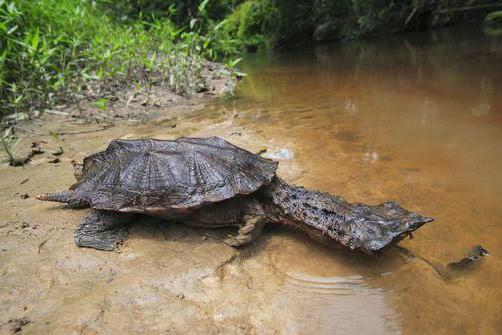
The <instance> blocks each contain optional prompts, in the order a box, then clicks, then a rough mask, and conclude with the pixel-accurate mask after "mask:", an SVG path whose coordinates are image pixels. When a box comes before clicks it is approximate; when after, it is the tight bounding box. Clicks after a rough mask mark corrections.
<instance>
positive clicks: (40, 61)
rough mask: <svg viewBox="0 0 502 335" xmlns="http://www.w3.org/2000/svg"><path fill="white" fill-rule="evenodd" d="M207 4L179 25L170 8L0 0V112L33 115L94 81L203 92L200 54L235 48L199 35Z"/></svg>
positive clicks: (77, 0)
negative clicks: (133, 9)
mask: <svg viewBox="0 0 502 335" xmlns="http://www.w3.org/2000/svg"><path fill="white" fill-rule="evenodd" d="M131 3H132V2H131ZM207 3H208V1H207V0H206V1H203V2H202V3H201V4H199V5H198V6H197V16H196V17H192V18H191V19H190V21H189V22H188V23H187V24H184V22H183V24H182V25H181V26H178V25H176V24H174V23H173V21H172V20H171V19H170V17H171V16H174V14H175V12H176V9H175V8H172V7H170V8H168V9H167V11H166V13H165V15H164V16H162V17H159V18H157V17H155V16H154V15H152V16H150V17H148V19H144V18H143V15H142V14H141V13H139V14H138V15H137V16H136V15H135V14H134V13H132V14H131V15H130V16H128V15H127V12H126V10H125V9H123V10H122V11H114V10H113V8H111V7H109V6H110V5H116V2H111V1H101V2H100V1H87V0H33V1H24V0H14V1H5V0H0V46H1V47H0V50H1V54H0V101H1V102H2V103H1V105H0V106H1V107H0V108H1V109H0V114H7V113H17V116H18V117H22V116H27V115H28V114H30V115H32V114H35V115H36V114H37V113H39V112H40V111H43V110H44V109H46V108H50V107H51V106H53V105H54V104H56V103H59V102H61V101H65V100H72V99H74V97H75V94H76V93H78V92H79V91H81V90H82V88H83V87H85V85H87V84H88V83H89V82H91V83H92V82H94V81H106V80H113V82H114V85H119V84H121V83H131V82H137V83H138V85H141V86H144V85H151V84H156V83H157V84H158V82H159V81H161V82H162V83H163V84H166V85H167V86H168V87H169V88H171V89H172V90H173V91H174V92H176V93H178V94H191V93H193V92H195V91H200V90H203V89H204V87H203V86H204V80H203V78H202V70H203V66H204V62H205V59H206V58H212V59H216V58H218V57H224V56H226V55H229V54H233V53H235V51H236V48H235V46H234V45H232V44H231V43H225V42H224V41H223V40H222V39H221V36H220V34H219V32H218V29H213V30H212V32H211V34H206V35H203V32H204V29H205V31H208V29H206V28H204V26H203V25H204V24H205V23H206V22H205V21H204V18H205V6H206V4H207ZM125 7H127V6H125ZM107 13H108V14H107ZM110 13H115V15H117V13H121V14H122V15H121V17H120V20H119V19H118V18H117V17H116V16H112V15H109V14H110ZM98 104H99V102H98Z"/></svg>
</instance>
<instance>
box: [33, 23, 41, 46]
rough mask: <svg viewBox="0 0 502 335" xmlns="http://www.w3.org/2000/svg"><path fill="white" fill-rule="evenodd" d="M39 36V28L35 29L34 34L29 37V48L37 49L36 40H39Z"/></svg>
mask: <svg viewBox="0 0 502 335" xmlns="http://www.w3.org/2000/svg"><path fill="white" fill-rule="evenodd" d="M39 37H40V30H39V29H38V27H37V29H36V30H35V34H33V36H32V37H31V48H32V49H33V50H37V48H38V42H39Z"/></svg>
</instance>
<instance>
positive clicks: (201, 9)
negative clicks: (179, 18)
mask: <svg viewBox="0 0 502 335" xmlns="http://www.w3.org/2000/svg"><path fill="white" fill-rule="evenodd" d="M209 1H210V0H204V1H202V2H201V3H200V5H199V13H201V14H203V13H204V12H205V10H206V6H207V4H208V2H209Z"/></svg>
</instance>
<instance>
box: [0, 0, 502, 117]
mask: <svg viewBox="0 0 502 335" xmlns="http://www.w3.org/2000/svg"><path fill="white" fill-rule="evenodd" d="M482 2H483V4H482V5H480V6H477V5H476V4H474V2H473V1H468V0H439V1H432V0H403V1H390V0H337V1H335V0H200V1H181V0H114V1H112V0H93V1H89V0H31V1H26V0H0V102H1V104H0V115H5V114H10V113H15V116H16V117H17V118H22V117H27V116H31V115H37V114H38V113H40V112H42V111H43V110H45V109H48V108H51V107H52V106H54V105H55V104H58V103H60V102H67V101H70V102H76V101H77V100H78V97H79V96H81V95H80V92H82V91H83V90H85V88H88V87H89V86H92V85H93V84H95V83H108V84H110V85H114V86H116V87H117V86H120V85H126V84H129V85H130V84H135V85H136V86H137V87H139V88H143V87H146V88H148V87H151V86H152V85H164V86H166V87H168V88H170V89H171V90H173V91H174V92H176V93H178V94H183V95H190V94H192V93H193V92H198V91H203V90H204V89H206V88H205V87H204V85H205V81H204V78H203V70H204V65H205V60H206V59H209V60H219V61H223V62H225V63H226V64H227V65H228V64H230V65H231V64H233V63H232V62H231V58H232V57H234V56H235V55H236V54H238V53H239V52H241V51H242V50H243V49H244V48H245V49H247V50H248V51H255V50H256V49H257V48H258V47H259V46H262V45H264V44H265V43H266V42H271V43H270V44H271V45H272V46H273V47H290V46H294V45H298V44H302V43H306V42H311V41H315V42H324V41H331V40H336V39H350V38H360V37H364V36H369V35H376V34H388V33H393V32H399V31H411V30H419V29H427V28H430V27H436V26H442V25H445V24H451V23H456V22H459V23H462V22H468V21H470V20H471V19H472V17H474V15H471V14H472V13H478V10H477V8H481V11H483V10H484V9H485V8H487V10H493V8H495V7H494V6H496V1H492V0H484V1H482ZM493 4H495V5H493ZM478 14H482V13H478ZM485 14H486V11H485V12H484V14H483V17H484V15H485ZM499 21H500V15H499V14H493V15H492V16H490V17H488V18H487V22H488V23H491V24H493V23H494V22H499ZM234 65H235V64H234ZM229 73H230V74H231V75H232V76H236V75H237V71H235V69H231V70H230V71H229ZM111 83H112V84H111ZM230 87H231V89H229V90H230V91H233V84H230ZM99 98H100V97H98V98H97V99H99ZM103 101H104V100H98V101H97V102H96V106H97V108H100V109H103V110H106V108H107V105H106V103H103Z"/></svg>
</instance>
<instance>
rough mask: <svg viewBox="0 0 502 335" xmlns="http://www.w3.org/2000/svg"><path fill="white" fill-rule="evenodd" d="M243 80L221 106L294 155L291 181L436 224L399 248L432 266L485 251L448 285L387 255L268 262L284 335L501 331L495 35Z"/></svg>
mask: <svg viewBox="0 0 502 335" xmlns="http://www.w3.org/2000/svg"><path fill="white" fill-rule="evenodd" d="M244 71H246V72H248V73H249V77H248V78H247V79H246V80H245V81H244V82H243V85H242V86H241V87H240V88H239V95H238V99H237V100H236V101H232V102H230V103H228V104H227V106H226V108H227V109H229V110H232V111H234V112H235V113H237V115H238V117H237V118H236V121H235V122H236V123H237V124H238V125H240V126H242V127H245V128H247V129H251V130H252V131H253V132H254V133H256V134H259V135H260V136H261V137H263V138H265V139H268V141H269V143H270V144H271V145H272V146H274V147H277V148H289V149H290V150H291V151H292V152H293V154H294V161H295V165H298V166H301V168H302V169H303V170H304V173H303V174H302V175H301V176H300V177H299V178H298V179H297V180H295V182H296V183H299V184H303V185H306V186H309V187H314V188H319V189H322V190H324V191H329V192H332V193H337V194H342V195H344V196H346V197H348V198H349V199H350V200H353V201H363V202H370V203H378V202H381V201H384V200H387V199H393V200H396V201H398V202H400V203H403V204H404V205H405V206H406V207H409V208H411V209H413V210H417V211H418V212H420V213H423V214H425V215H431V216H434V217H435V218H436V222H435V223H433V224H430V225H427V226H425V227H423V228H422V229H421V230H420V231H419V232H417V234H416V235H415V237H416V238H415V239H414V240H411V241H406V242H403V243H402V245H403V246H405V247H406V248H409V249H410V250H412V251H413V252H414V253H415V254H417V255H420V256H422V257H424V258H426V259H428V260H430V261H431V262H433V263H436V264H443V265H446V264H447V263H448V262H451V261H453V260H455V259H458V258H459V257H460V256H462V255H464V254H465V253H466V252H467V251H468V250H469V249H470V248H471V247H472V246H473V245H475V244H482V245H483V246H484V247H486V248H487V249H488V250H490V251H491V253H492V256H491V257H489V258H488V259H486V261H485V262H483V264H478V265H479V266H477V267H476V268H475V269H473V270H472V271H470V272H468V273H466V274H465V275H462V276H460V278H456V279H455V280H454V282H453V283H450V284H446V283H444V282H443V281H442V280H441V279H440V278H439V276H437V275H436V274H435V273H434V271H433V270H432V269H431V268H430V267H428V266H427V265H426V264H424V263H423V262H420V261H413V262H411V263H407V264H401V263H399V262H398V261H397V260H396V259H395V258H396V257H397V256H395V255H394V254H392V253H391V254H388V255H386V256H385V257H383V258H382V259H380V260H377V261H373V262H371V261H370V262H368V261H367V260H359V259H357V258H354V257H353V256H352V255H345V254H343V255H341V254H336V253H335V254H334V253H333V252H331V251H326V250H323V249H319V248H318V247H312V248H306V249H304V248H301V249H298V248H291V249H290V250H288V252H287V253H286V252H284V251H282V252H278V253H277V255H275V257H274V258H273V260H274V262H276V267H277V268H278V269H280V270H281V271H283V272H284V273H285V274H286V276H287V280H286V283H285V286H284V287H283V290H282V294H280V295H279V296H278V297H277V299H276V303H277V312H278V313H281V314H282V315H283V317H284V319H283V320H282V322H283V325H284V327H285V328H284V329H287V330H290V331H291V333H294V332H296V331H298V330H304V331H305V332H306V330H307V329H319V330H322V331H323V332H326V333H330V331H340V332H341V333H344V332H345V331H346V332H347V333H360V332H365V333H373V334H375V333H387V332H389V333H394V332H397V333H399V332H404V333H413V334H415V333H416V334H422V333H424V332H425V333H432V332H434V333H483V334H487V333H497V332H502V307H501V306H502V302H501V301H502V300H501V298H502V261H501V260H502V258H501V257H500V255H501V254H502V219H501V217H502V205H501V204H500V199H502V43H501V39H500V38H499V39H495V38H489V37H486V36H484V35H483V34H482V33H480V32H476V31H473V30H469V29H467V30H454V31H442V32H434V33H429V34H416V35H402V36H395V37H390V38H385V39H377V40H373V41H368V42H361V43H346V44H341V45H340V44H338V45H332V46H322V47H317V48H315V49H308V50H305V51H299V52H289V53H281V54H261V55H257V56H256V57H253V58H251V59H248V60H247V62H246V63H245V66H244ZM396 262H397V263H399V264H398V265H396Z"/></svg>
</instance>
